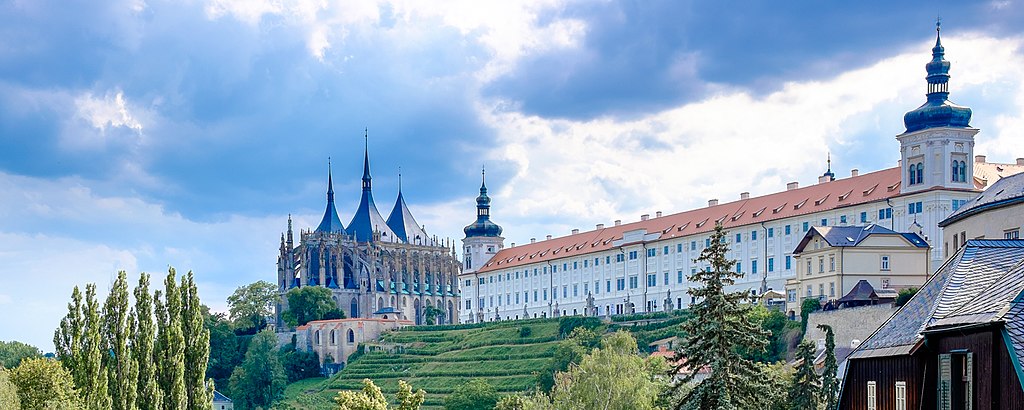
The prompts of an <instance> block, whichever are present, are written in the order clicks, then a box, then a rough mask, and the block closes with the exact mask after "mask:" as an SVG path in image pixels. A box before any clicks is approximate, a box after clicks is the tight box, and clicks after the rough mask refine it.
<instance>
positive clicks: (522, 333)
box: [519, 326, 533, 337]
mask: <svg viewBox="0 0 1024 410" xmlns="http://www.w3.org/2000/svg"><path fill="white" fill-rule="evenodd" d="M532 334H533V329H530V327H529V326H523V327H521V328H519V337H530V335H532Z"/></svg>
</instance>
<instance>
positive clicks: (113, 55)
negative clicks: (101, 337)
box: [0, 0, 1024, 351]
mask: <svg viewBox="0 0 1024 410" xmlns="http://www.w3.org/2000/svg"><path fill="white" fill-rule="evenodd" d="M937 16H941V18H942V23H943V25H942V28H943V31H942V41H943V45H944V46H945V48H946V58H947V59H948V60H950V61H951V63H952V69H951V75H952V80H951V83H950V90H951V99H952V100H953V101H954V102H956V103H958V104H961V105H967V106H970V107H971V108H972V109H973V110H974V117H973V120H972V123H971V125H972V126H974V127H977V128H980V129H981V132H980V133H979V134H978V136H977V145H976V146H975V153H976V154H987V155H988V159H989V161H990V162H991V161H995V162H1013V161H1014V160H1015V159H1016V158H1017V157H1024V138H1022V137H1024V24H1021V23H1020V22H1021V21H1024V5H1022V4H1021V3H1020V2H1019V1H989V2H966V1H949V2H943V1H929V2H890V1H884V2H883V1H863V2H840V3H832V2H818V1H792V2H782V3H780V2H757V1H734V2H706V1H682V0H672V1H657V0H653V1H639V0H638V1H601V0H586V1H573V0H524V1H514V2H510V1H495V2H491V1H478V0H466V1H458V0H453V1H441V2H424V1H414V0H372V1H344V2H343V1H326V0H293V1H283V0H206V1H201V0H176V1H163V0H96V1H55V0H54V1H51V0H4V1H0V340H20V341H24V342H28V343H31V344H34V345H37V346H39V347H40V348H42V349H43V350H44V351H51V350H52V349H53V345H52V337H53V331H54V330H55V329H56V327H57V326H58V323H59V321H60V318H61V317H62V316H63V315H64V314H65V313H66V304H67V302H68V300H70V294H71V290H72V288H73V287H74V286H76V285H78V286H84V285H85V284H86V283H96V284H97V286H98V288H99V290H100V294H101V295H105V293H106V291H107V289H109V287H110V285H111V283H112V282H113V278H114V277H115V276H116V273H117V271H119V270H125V271H127V272H128V273H129V277H130V278H131V280H132V283H134V281H135V280H137V277H138V274H139V273H140V272H148V273H151V274H153V275H156V276H158V277H161V276H163V275H164V274H165V273H166V271H167V269H168V267H174V268H176V269H177V270H178V271H179V272H186V271H193V272H194V273H195V275H196V280H197V282H198V285H199V290H200V295H201V297H202V299H203V301H204V303H206V304H208V305H209V306H211V307H212V308H213V309H214V310H217V311H225V310H226V302H225V299H226V298H227V296H228V295H230V294H231V292H232V291H233V290H234V289H235V288H237V287H239V286H242V285H244V284H248V283H252V282H255V281H258V280H267V281H271V282H273V281H274V280H275V278H276V258H277V248H278V245H279V240H280V235H281V233H282V232H283V231H284V230H285V229H286V225H287V218H288V215H289V214H291V215H292V216H293V218H294V220H295V224H296V229H299V228H304V229H310V228H313V227H315V226H316V225H317V223H318V222H319V219H320V216H321V215H322V214H323V208H324V205H325V191H326V179H327V162H328V158H331V161H332V164H333V176H334V178H333V179H334V183H335V186H334V188H335V191H336V197H337V203H338V208H339V213H340V217H341V220H342V222H345V223H347V222H348V221H349V220H350V219H351V216H352V213H353V212H354V210H355V206H356V205H357V203H358V200H359V190H360V183H359V177H360V175H361V171H362V163H361V161H362V154H363V152H362V150H363V144H364V134H366V135H368V137H367V138H366V143H367V144H368V149H369V154H370V165H371V170H372V175H373V177H374V179H373V187H374V194H375V200H376V203H377V205H378V209H379V210H380V212H381V213H382V214H383V215H387V214H389V213H390V210H391V207H392V206H393V204H394V200H395V197H396V195H397V190H398V179H399V178H398V175H399V169H401V174H402V191H403V194H404V196H405V198H406V201H407V202H408V203H409V206H410V208H411V209H412V212H413V214H414V215H415V217H416V218H417V220H418V221H419V223H421V224H423V225H426V230H427V232H428V233H430V234H434V235H438V236H439V237H441V238H450V239H452V240H455V241H458V240H460V239H462V238H463V236H464V235H463V234H462V227H464V226H465V225H467V224H469V223H471V222H473V220H474V218H475V217H474V215H475V209H474V198H475V196H476V195H477V193H478V188H479V184H480V170H481V167H482V166H486V169H487V185H488V188H489V193H490V195H491V197H492V219H493V220H494V221H495V222H496V223H498V224H500V225H501V226H502V227H503V228H504V237H505V238H506V239H505V241H506V246H508V245H509V244H511V243H513V242H515V243H520V244H522V243H527V242H528V241H529V239H530V238H534V237H535V238H543V237H544V236H545V235H548V234H551V235H555V236H560V235H566V234H568V233H569V232H570V230H572V229H573V228H580V229H582V230H587V229H592V228H593V227H594V225H595V224H599V223H605V224H610V223H611V222H612V221H613V220H616V219H621V220H623V221H624V222H631V221H636V220H639V219H640V215H641V214H654V213H655V212H656V211H663V212H665V213H666V214H669V213H675V212H681V211H685V210H688V209H692V208H694V207H699V206H703V205H706V204H707V201H708V200H709V199H712V198H717V199H720V200H722V201H723V202H727V201H731V200H735V199H738V198H739V194H740V193H741V192H750V193H751V194H752V195H761V194H767V193H772V192H777V191H780V190H782V189H784V187H785V184H786V183H787V182H790V181H799V182H800V183H801V184H804V185H806V184H810V183H813V182H815V181H816V179H817V175H820V174H821V173H822V172H824V171H825V169H824V168H825V158H826V156H827V155H831V159H832V166H833V171H834V172H835V173H836V174H837V176H839V177H845V176H848V175H849V172H850V170H851V169H854V168H857V169H859V170H860V171H861V172H869V171H874V170H879V169H883V168H888V167H893V166H895V165H896V161H897V160H898V159H899V152H898V144H897V142H896V140H895V138H894V137H895V136H896V135H898V134H900V133H902V132H903V131H904V127H903V123H902V115H903V113H905V112H906V111H909V110H912V109H914V108H916V107H917V106H919V105H920V104H921V103H923V102H924V93H925V81H924V76H925V71H924V64H925V63H926V62H927V61H928V60H929V59H930V58H931V56H930V53H931V47H932V45H934V42H935V20H936V17H937ZM154 282H156V280H154Z"/></svg>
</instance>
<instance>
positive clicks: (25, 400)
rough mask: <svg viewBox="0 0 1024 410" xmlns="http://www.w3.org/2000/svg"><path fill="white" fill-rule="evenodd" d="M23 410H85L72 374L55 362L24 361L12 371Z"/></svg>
mask: <svg viewBox="0 0 1024 410" xmlns="http://www.w3.org/2000/svg"><path fill="white" fill-rule="evenodd" d="M10 377H11V382H12V383H13V384H14V385H15V386H16V388H17V391H18V397H19V398H20V399H21V408H22V409H23V410H43V409H62V410H64V409H67V410H78V409H83V408H84V402H83V401H82V398H81V397H80V396H79V394H78V392H77V391H76V390H75V382H74V377H73V376H72V375H71V372H70V371H68V370H67V369H65V368H64V367H63V366H61V364H60V362H57V361H56V360H51V359H46V358H37V359H25V360H23V361H22V362H21V365H19V366H18V367H16V368H15V369H14V370H13V371H11V375H10Z"/></svg>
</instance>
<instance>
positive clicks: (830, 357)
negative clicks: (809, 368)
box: [818, 325, 839, 410]
mask: <svg viewBox="0 0 1024 410" xmlns="http://www.w3.org/2000/svg"><path fill="white" fill-rule="evenodd" d="M818 329H821V330H823V331H824V332H825V368H824V369H823V370H824V371H823V372H822V374H821V402H822V403H823V404H824V405H825V410H835V409H836V408H838V406H839V403H838V401H839V380H838V379H837V378H836V373H838V371H839V364H838V363H837V362H836V334H835V332H833V331H832V326H829V325H818Z"/></svg>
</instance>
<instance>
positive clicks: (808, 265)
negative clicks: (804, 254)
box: [807, 258, 811, 275]
mask: <svg viewBox="0 0 1024 410" xmlns="http://www.w3.org/2000/svg"><path fill="white" fill-rule="evenodd" d="M807 274H808V275H810V274H811V259H810V258H807Z"/></svg>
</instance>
